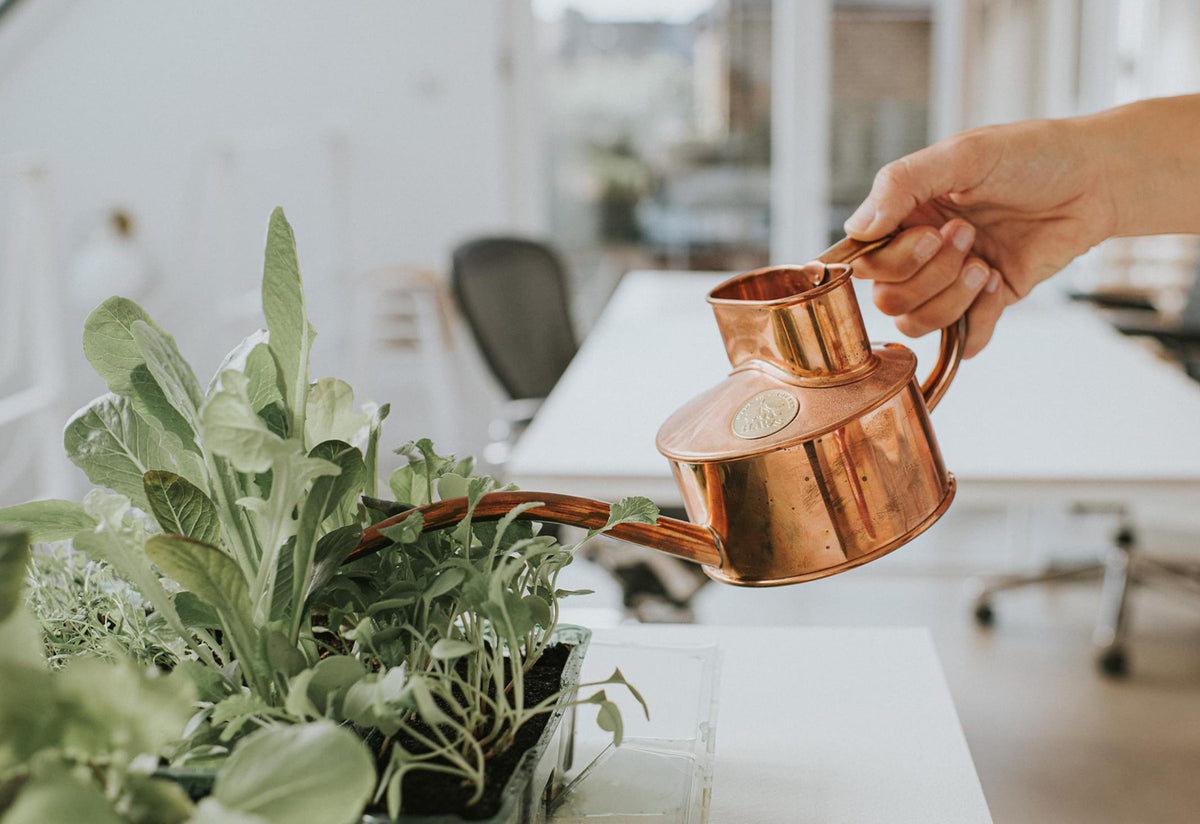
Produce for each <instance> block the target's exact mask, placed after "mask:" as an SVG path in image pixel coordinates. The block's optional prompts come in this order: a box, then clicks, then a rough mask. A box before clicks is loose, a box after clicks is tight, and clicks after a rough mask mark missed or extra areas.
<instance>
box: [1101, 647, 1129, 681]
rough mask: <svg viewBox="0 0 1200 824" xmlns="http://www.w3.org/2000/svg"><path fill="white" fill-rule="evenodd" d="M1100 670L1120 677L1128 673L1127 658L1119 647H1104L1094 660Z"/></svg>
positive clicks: (1114, 676)
mask: <svg viewBox="0 0 1200 824" xmlns="http://www.w3.org/2000/svg"><path fill="white" fill-rule="evenodd" d="M1096 663H1097V665H1099V667H1100V671H1101V672H1102V673H1104V674H1105V675H1108V676H1111V677H1113V678H1122V677H1124V676H1126V675H1128V674H1129V658H1128V657H1127V656H1126V655H1125V650H1123V649H1121V648H1120V647H1113V648H1112V649H1106V650H1105V651H1104V652H1102V653H1101V654H1100V657H1099V658H1098V659H1097V660H1096Z"/></svg>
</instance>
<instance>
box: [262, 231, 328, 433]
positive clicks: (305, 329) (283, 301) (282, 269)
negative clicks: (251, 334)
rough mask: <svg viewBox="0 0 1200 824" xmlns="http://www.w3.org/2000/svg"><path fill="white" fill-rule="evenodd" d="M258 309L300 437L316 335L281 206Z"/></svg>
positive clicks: (268, 250)
mask: <svg viewBox="0 0 1200 824" xmlns="http://www.w3.org/2000/svg"><path fill="white" fill-rule="evenodd" d="M262 305H263V314H264V315H265V316H266V318H267V329H269V330H270V339H269V345H270V347H271V353H272V354H273V355H274V356H275V363H276V364H277V365H278V367H279V385H280V392H281V394H282V395H283V397H284V399H285V400H286V402H287V406H288V409H289V410H290V411H291V414H292V432H293V433H295V434H296V435H297V436H302V435H303V433H304V428H305V427H304V418H305V414H306V413H307V411H308V358H309V352H310V351H311V349H312V342H313V338H315V337H316V334H317V333H316V332H315V331H314V330H313V328H312V325H311V324H310V323H309V322H308V316H307V314H306V313H305V308H304V286H303V284H302V283H301V280H300V262H299V260H298V259H297V258H296V238H295V235H293V234H292V227H291V225H290V224H289V223H288V221H287V218H286V217H285V216H284V214H283V209H279V208H276V209H275V211H273V212H271V222H270V224H269V225H268V227H267V248H266V253H265V259H264V262H263V282H262Z"/></svg>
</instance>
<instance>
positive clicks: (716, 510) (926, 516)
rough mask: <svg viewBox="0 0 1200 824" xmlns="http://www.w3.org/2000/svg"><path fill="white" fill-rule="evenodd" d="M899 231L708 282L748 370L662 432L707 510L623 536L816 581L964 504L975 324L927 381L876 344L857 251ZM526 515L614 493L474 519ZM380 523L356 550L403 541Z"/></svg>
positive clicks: (603, 515) (692, 498) (505, 505)
mask: <svg viewBox="0 0 1200 824" xmlns="http://www.w3.org/2000/svg"><path fill="white" fill-rule="evenodd" d="M888 240H890V238H883V239H880V240H878V241H874V242H872V243H869V244H864V243H859V242H857V241H852V240H843V241H842V242H840V243H838V244H836V245H835V246H833V247H831V248H830V249H829V250H827V251H826V252H825V253H824V254H823V255H822V256H821V257H820V258H818V259H817V260H816V261H814V262H813V263H808V264H805V265H803V266H775V267H770V268H767V269H758V270H755V271H753V272H748V273H746V274H743V275H738V276H737V277H734V278H731V279H729V280H727V281H725V282H724V283H722V284H721V285H720V286H718V287H716V288H715V289H714V290H713V291H712V292H711V293H710V294H709V303H711V304H712V307H713V312H714V314H715V316H716V320H717V326H718V328H719V329H720V332H721V335H722V337H723V338H724V341H725V349H726V352H727V353H728V355H729V361H730V363H731V364H732V365H733V371H732V373H731V374H730V375H729V377H727V378H726V379H725V380H724V381H723V382H721V383H720V384H718V385H717V386H715V387H713V388H712V389H710V390H709V391H707V392H705V393H704V394H703V395H701V396H699V397H697V398H695V399H693V400H692V401H690V402H689V403H687V404H685V405H684V406H683V407H682V408H680V409H679V410H678V411H677V412H675V414H673V415H672V416H671V417H670V418H669V419H668V420H667V421H666V422H665V423H664V424H663V426H662V428H661V429H660V430H659V433H658V448H659V451H660V452H662V453H663V454H664V455H665V456H666V457H667V458H668V459H669V460H670V462H671V469H672V472H673V473H674V475H675V480H676V483H677V484H678V485H679V489H680V492H681V493H682V496H683V501H684V506H685V508H686V509H687V512H688V516H689V518H691V521H692V523H687V522H685V521H678V520H674V519H671V518H660V519H658V522H657V523H656V524H653V525H650V524H626V525H622V526H619V527H617V528H615V529H614V530H613V531H612V532H611V534H612V535H613V536H614V537H617V538H622V539H624V540H628V541H631V542H633V543H637V544H643V545H645V546H650V547H653V548H655V549H660V550H663V551H665V552H669V553H671V554H673V555H678V556H680V557H682V558H687V559H688V560H692V561H697V562H699V563H701V564H704V565H705V567H706V571H707V572H708V574H709V575H710V576H711V577H712V578H714V579H716V580H719V581H724V582H727V583H732V584H742V585H747V586H766V585H773V584H788V583H796V582H799V581H808V580H812V579H814V578H821V577H824V576H826V575H832V574H834V573H837V572H841V571H842V570H845V569H849V568H851V567H855V566H858V565H860V564H863V563H866V562H867V561H870V560H871V559H873V558H878V557H879V556H881V555H884V554H886V553H888V552H891V551H892V550H893V549H896V548H897V547H899V546H902V545H903V544H905V543H906V542H908V541H909V540H911V539H912V538H913V537H915V536H916V535H918V534H920V533H921V532H923V531H924V530H925V529H927V528H928V527H929V526H930V525H931V524H933V522H934V521H936V520H937V519H938V518H939V517H940V516H941V514H942V513H943V512H944V511H945V510H946V507H947V506H949V505H950V501H951V500H952V499H953V497H954V478H953V476H951V475H950V474H949V473H948V472H947V471H946V467H945V466H944V464H943V463H942V456H941V453H940V451H939V449H938V445H937V440H936V438H935V437H934V434H933V429H932V427H931V426H930V422H929V410H930V409H931V408H933V406H935V405H936V404H937V402H938V400H939V399H940V398H941V397H942V395H943V394H944V393H945V391H946V389H947V387H948V386H949V385H950V382H951V381H952V380H953V378H954V374H955V371H956V369H957V368H958V362H959V360H960V358H961V356H962V346H963V342H964V340H965V337H966V334H965V331H966V329H965V322H964V321H960V322H959V323H958V324H956V325H955V326H952V327H948V328H946V329H944V330H942V343H941V348H940V351H939V355H938V361H937V364H936V365H935V366H934V368H933V371H932V373H931V374H930V376H929V377H928V378H927V379H926V380H925V381H924V383H923V384H918V383H917V379H916V377H915V373H916V356H915V355H913V353H912V352H911V351H909V350H908V349H907V348H906V347H904V346H900V345H898V344H884V345H881V346H876V347H872V346H871V344H870V343H869V342H868V341H867V333H866V328H865V326H864V324H863V321H862V315H861V313H860V312H859V308H858V303H857V300H856V298H855V296H854V289H853V287H852V285H851V282H850V276H851V268H850V266H849V265H848V264H849V263H850V262H851V261H853V260H854V259H855V258H857V257H858V256H860V255H862V254H865V253H866V252H867V251H870V250H871V249H875V248H878V247H879V246H882V245H883V244H884V243H886V242H887V241H888ZM531 501H537V502H541V504H542V505H541V506H539V507H536V508H533V509H530V510H528V511H527V512H525V513H524V514H523V515H522V517H524V518H528V519H534V520H545V521H554V522H558V523H565V524H572V525H576V526H582V527H586V528H589V529H596V528H599V527H601V526H603V525H604V524H605V522H606V521H607V519H608V514H609V506H608V504H603V503H600V502H597V501H590V500H587V499H584V498H574V497H571V496H565V495H554V494H550V493H541V492H521V493H516V492H501V493H492V494H490V495H486V496H484V497H483V499H482V500H481V501H480V502H479V503H478V505H477V507H476V508H475V510H474V513H473V517H474V518H476V519H491V520H494V519H496V518H500V517H502V516H503V515H504V514H505V513H507V512H508V511H509V509H511V508H512V507H513V506H515V505H516V504H518V503H525V502H531ZM420 511H421V512H422V514H423V515H424V518H425V528H426V529H437V528H441V527H445V526H450V525H452V524H454V523H457V522H458V521H460V520H462V519H463V518H464V517H465V516H466V514H467V505H466V499H464V498H459V499H456V500H451V501H441V502H438V503H434V504H430V505H428V506H425V507H422V508H421V509H420ZM408 514H409V513H404V514H403V515H399V516H396V517H394V518H389V519H388V520H387V521H384V522H382V523H380V524H377V525H375V526H374V527H372V528H370V529H368V530H367V531H366V533H365V534H364V537H363V541H362V543H361V544H360V546H359V547H358V548H357V549H356V550H355V551H354V553H353V554H352V555H351V557H352V558H354V557H359V556H361V555H362V554H364V553H367V552H371V551H374V550H376V549H379V548H380V547H382V546H384V545H386V544H387V543H388V541H387V539H386V538H385V537H383V536H382V535H381V534H380V533H379V528H380V527H383V526H386V525H388V524H394V523H398V522H399V521H401V520H403V518H405V517H407V515H408Z"/></svg>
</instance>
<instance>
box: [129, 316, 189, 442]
mask: <svg viewBox="0 0 1200 824" xmlns="http://www.w3.org/2000/svg"><path fill="white" fill-rule="evenodd" d="M132 332H133V339H134V341H135V342H136V343H137V345H138V351H140V352H141V353H142V358H143V359H144V360H145V362H146V367H147V368H148V369H149V370H150V374H151V375H152V376H153V377H154V382H155V383H157V384H158V386H159V388H160V389H162V391H163V395H164V396H166V398H167V401H168V402H169V403H170V404H171V406H173V407H174V408H175V410H176V411H177V412H179V413H180V414H181V415H183V417H184V419H185V420H187V422H188V424H189V425H190V426H191V428H192V430H193V431H194V430H195V429H196V427H197V424H198V417H199V410H200V405H201V404H202V403H203V402H204V392H203V390H201V388H200V382H199V381H197V380H196V375H195V373H194V372H192V367H191V366H189V365H188V363H187V361H185V360H184V359H183V356H182V355H180V354H179V349H178V348H177V347H176V346H175V339H174V338H172V337H171V336H170V335H168V334H166V333H165V332H163V331H162V330H161V329H159V328H157V327H156V326H151V325H150V324H149V323H147V322H146V321H143V320H137V321H134V322H133V326H132Z"/></svg>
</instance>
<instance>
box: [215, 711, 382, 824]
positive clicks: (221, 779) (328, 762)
mask: <svg viewBox="0 0 1200 824" xmlns="http://www.w3.org/2000/svg"><path fill="white" fill-rule="evenodd" d="M374 788H375V761H374V759H373V758H372V757H371V754H370V752H369V751H368V750H367V747H366V745H365V744H364V743H363V742H362V741H361V740H360V739H359V738H358V736H356V735H355V734H354V733H352V732H350V730H348V729H345V728H343V727H339V726H338V725H336V724H334V723H333V722H331V721H317V722H314V723H312V724H303V725H299V726H294V727H271V728H267V729H264V730H260V731H259V732H256V733H254V734H253V735H250V736H249V737H247V738H246V739H245V740H243V741H241V742H240V743H239V744H238V745H237V746H236V747H235V748H234V750H233V752H232V754H230V756H229V758H228V760H227V761H226V762H225V764H224V765H223V766H222V767H221V770H220V772H218V773H217V781H216V784H215V785H214V786H213V794H212V797H213V799H215V800H216V801H217V802H218V803H220V804H222V805H224V806H225V807H228V808H229V809H232V810H236V811H238V812H241V813H248V814H250V815H257V816H262V817H263V818H265V819H267V820H268V821H270V822H272V823H273V824H351V822H354V821H357V820H358V818H359V816H360V815H362V811H363V808H364V807H365V806H366V804H367V800H368V799H369V798H370V797H371V791H372V790H373V789H374Z"/></svg>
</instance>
